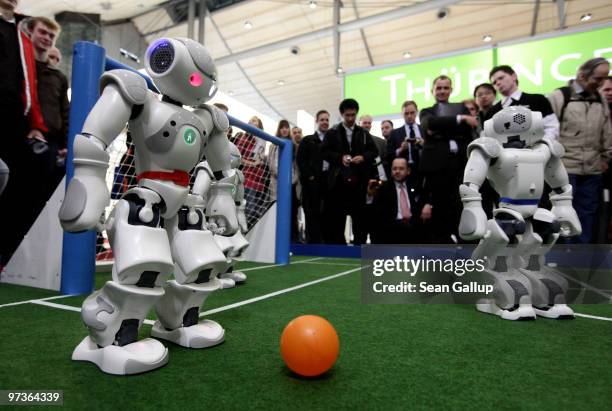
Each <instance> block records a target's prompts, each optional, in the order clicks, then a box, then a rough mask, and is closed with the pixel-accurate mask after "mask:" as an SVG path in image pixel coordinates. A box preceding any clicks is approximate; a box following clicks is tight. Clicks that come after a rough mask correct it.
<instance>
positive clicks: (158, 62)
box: [149, 41, 174, 74]
mask: <svg viewBox="0 0 612 411" xmlns="http://www.w3.org/2000/svg"><path fill="white" fill-rule="evenodd" d="M173 61H174V47H172V44H170V42H167V41H163V42H160V43H159V44H157V45H155V46H154V47H153V51H152V52H151V56H150V57H149V65H150V66H151V70H153V72H155V73H157V74H161V73H163V72H165V71H166V70H168V68H169V67H170V65H171V64H172V62H173Z"/></svg>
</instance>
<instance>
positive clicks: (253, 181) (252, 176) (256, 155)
mask: <svg viewBox="0 0 612 411" xmlns="http://www.w3.org/2000/svg"><path fill="white" fill-rule="evenodd" d="M249 124H250V125H252V126H254V127H257V128H259V129H260V130H263V123H262V121H261V119H259V118H258V117H255V116H253V117H251V119H250V120H249ZM230 141H231V142H232V143H234V144H235V145H236V147H238V150H239V151H240V155H241V156H242V165H241V170H242V172H243V174H244V197H245V199H246V202H247V203H246V210H245V215H246V218H247V224H248V226H249V229H250V228H251V227H252V226H253V225H254V224H255V223H256V222H257V220H258V219H259V218H260V217H261V216H262V215H263V213H265V211H266V210H267V209H268V205H269V203H270V196H269V193H268V188H267V187H266V180H268V178H269V176H270V171H269V169H268V167H267V166H266V164H265V147H266V143H265V141H263V140H261V139H260V138H258V137H255V136H253V135H252V134H250V133H246V132H244V131H241V132H239V133H236V135H235V136H233V137H232V138H231V139H230Z"/></svg>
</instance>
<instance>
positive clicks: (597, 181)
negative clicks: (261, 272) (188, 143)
mask: <svg viewBox="0 0 612 411" xmlns="http://www.w3.org/2000/svg"><path fill="white" fill-rule="evenodd" d="M609 72H610V64H609V62H608V61H607V60H606V59H604V58H593V59H590V60H588V61H586V62H584V63H583V64H582V65H580V67H579V68H578V70H577V73H576V78H575V79H574V80H572V81H570V82H569V83H568V85H567V86H565V87H561V88H559V89H556V90H552V92H551V93H550V94H549V95H548V97H546V96H544V95H542V94H530V93H525V92H523V91H521V90H520V88H519V79H518V76H517V74H516V72H515V71H514V70H513V69H512V67H511V66H508V65H500V66H497V67H494V68H493V69H492V70H491V71H490V75H489V78H490V83H483V84H479V85H478V86H477V87H476V88H475V89H474V93H473V95H474V98H473V99H469V100H465V101H462V102H456V103H453V102H450V101H449V98H450V95H451V93H452V90H453V84H452V80H451V79H450V78H449V77H448V76H445V75H440V76H438V77H437V78H436V79H435V80H434V81H433V87H432V95H433V97H434V98H435V101H436V103H435V104H434V105H433V106H432V107H427V108H422V109H419V107H418V105H417V103H416V102H415V101H411V100H409V101H405V102H404V103H403V104H402V105H401V107H400V110H401V115H402V117H403V120H404V121H403V124H401V125H398V126H397V127H395V126H394V124H393V122H392V121H391V120H383V121H382V122H381V130H380V133H381V135H382V137H379V136H376V135H375V133H374V132H373V130H372V121H373V119H372V116H370V115H367V114H366V115H361V116H359V114H358V113H359V103H358V102H357V101H355V100H354V99H350V98H349V99H345V100H343V101H342V102H341V103H340V106H339V114H340V117H341V119H342V120H341V121H340V122H339V123H338V124H335V125H330V113H329V112H328V111H326V110H321V111H319V112H317V113H316V117H315V121H316V130H315V132H314V133H313V134H312V135H308V136H305V137H303V138H301V139H300V140H299V141H297V140H296V139H294V144H295V146H296V155H295V162H294V163H295V164H294V168H293V173H294V178H293V184H294V186H293V193H294V204H295V200H296V199H297V200H298V201H299V202H300V205H301V207H302V209H303V211H304V217H305V235H304V238H303V240H304V241H305V242H307V243H313V244H316V243H325V244H347V242H348V243H352V244H355V245H361V244H366V243H367V242H370V243H374V244H376V243H381V244H391V243H393V244H395V243H397V244H408V243H412V244H417V243H419V244H428V243H439V244H450V243H456V242H460V241H461V239H460V238H459V236H458V232H457V231H458V226H459V220H460V216H461V211H462V203H461V200H460V197H459V190H458V188H459V186H460V185H461V183H462V182H463V181H462V180H463V173H464V169H465V165H466V162H467V146H468V145H469V143H470V142H471V141H473V140H474V139H476V138H478V137H479V136H480V135H481V133H482V131H483V127H484V122H485V121H486V120H488V119H490V118H491V117H492V116H493V115H494V114H495V113H497V112H499V111H500V110H502V109H503V108H505V107H509V106H525V107H528V108H530V109H531V110H533V111H539V112H541V113H542V117H543V124H544V135H546V136H547V137H549V138H552V139H557V140H558V141H559V142H560V143H561V144H562V145H563V147H564V148H565V155H564V157H563V162H564V165H565V168H566V169H567V172H568V175H569V179H570V183H571V184H572V186H573V194H574V200H573V205H574V208H575V209H576V211H577V214H578V216H579V218H580V222H581V225H582V234H581V235H580V236H577V237H574V238H571V239H569V242H572V243H582V244H585V243H605V242H609V237H608V227H609V226H610V215H611V214H612V213H611V211H612V210H610V209H609V205H610V202H609V192H610V191H611V190H612V175H611V174H612V172H610V171H608V168H609V163H610V160H612V123H611V114H610V113H611V108H612V77H610V75H609ZM358 118H359V120H358V121H357V119H358ZM277 136H279V137H283V138H289V137H288V136H289V123H288V122H287V121H286V120H282V121H281V122H280V123H279V127H278V131H277ZM272 152H273V153H276V151H275V149H273V150H272ZM276 159H277V158H276V157H274V155H273V156H272V157H270V158H269V164H275V162H276ZM272 167H274V166H272ZM296 171H297V176H296ZM273 174H274V173H273ZM296 182H297V183H299V184H298V185H297V189H296ZM272 185H275V181H274V180H273V181H272ZM272 190H273V191H274V192H275V190H276V189H275V188H272ZM480 191H481V193H482V198H483V200H482V203H483V207H484V209H485V212H486V214H487V216H488V217H489V218H491V217H492V215H493V209H494V208H496V207H497V206H498V202H499V196H498V194H497V193H496V192H495V190H493V188H492V187H491V186H490V185H489V184H488V183H487V182H485V184H484V185H483V186H482V187H481V189H480ZM296 192H297V193H299V195H298V196H297V198H296V194H295V193H296ZM549 192H550V188H548V187H547V189H545V192H544V194H543V196H542V202H541V206H542V207H547V208H550V203H549V202H548V193H549ZM606 193H607V194H606ZM295 215H296V213H295V212H294V214H293V217H292V218H293V219H294V221H295V218H296V217H295ZM347 216H350V221H351V228H352V230H351V232H352V236H347V235H345V232H346V230H345V225H346V221H347ZM292 227H293V230H295V227H296V223H295V222H294V223H293V225H292ZM292 237H293V239H294V240H295V239H296V238H299V236H297V235H295V233H294V235H293V236H292Z"/></svg>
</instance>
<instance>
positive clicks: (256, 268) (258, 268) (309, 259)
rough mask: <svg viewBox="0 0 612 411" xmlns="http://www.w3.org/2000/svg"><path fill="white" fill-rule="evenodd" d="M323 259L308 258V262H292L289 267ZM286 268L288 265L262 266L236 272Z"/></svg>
mask: <svg viewBox="0 0 612 411" xmlns="http://www.w3.org/2000/svg"><path fill="white" fill-rule="evenodd" d="M322 258H323V257H315V258H308V259H306V260H300V261H295V262H292V263H291V264H289V265H293V264H302V263H309V262H311V261H316V260H321V259H322ZM285 266H286V264H270V265H260V266H257V267H249V268H245V269H243V270H236V271H240V272H242V271H254V270H262V269H264V268H272V267H285Z"/></svg>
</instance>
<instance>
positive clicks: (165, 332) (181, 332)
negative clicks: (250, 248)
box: [151, 206, 226, 348]
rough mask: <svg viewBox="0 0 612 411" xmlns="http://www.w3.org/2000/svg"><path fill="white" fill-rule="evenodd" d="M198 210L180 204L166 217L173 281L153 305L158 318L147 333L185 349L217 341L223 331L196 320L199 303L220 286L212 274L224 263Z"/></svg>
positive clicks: (208, 345)
mask: <svg viewBox="0 0 612 411" xmlns="http://www.w3.org/2000/svg"><path fill="white" fill-rule="evenodd" d="M203 224H204V215H203V213H202V212H201V210H200V209H197V208H194V207H191V206H187V207H183V208H182V209H181V210H180V211H179V213H178V215H177V216H175V217H173V218H172V219H170V220H168V225H167V229H168V231H169V232H170V233H171V237H172V255H173V257H174V261H175V268H174V272H175V280H172V281H168V282H167V283H166V286H165V294H164V296H163V297H162V298H161V299H160V300H159V301H158V303H157V304H156V305H155V312H156V313H157V318H158V320H157V321H156V322H155V324H154V325H153V330H152V331H151V335H152V336H154V337H156V338H161V339H164V340H167V341H171V342H173V343H175V344H178V345H181V346H183V347H188V348H205V347H210V346H213V345H217V344H220V343H221V342H223V340H224V338H225V330H224V329H223V328H222V327H221V326H220V325H219V324H217V323H216V322H214V321H211V320H204V321H202V322H198V320H199V312H200V306H201V305H202V304H203V303H204V300H205V299H206V298H207V297H208V296H209V295H210V293H212V292H213V291H215V290H218V289H219V288H220V287H221V284H220V282H219V280H218V279H217V278H216V276H215V275H214V274H213V272H214V270H217V269H218V267H219V265H221V264H224V263H225V262H226V258H225V255H223V252H222V251H221V250H220V249H219V247H218V246H217V243H216V242H215V240H214V238H213V235H212V233H211V232H210V231H208V230H204V229H203Z"/></svg>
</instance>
